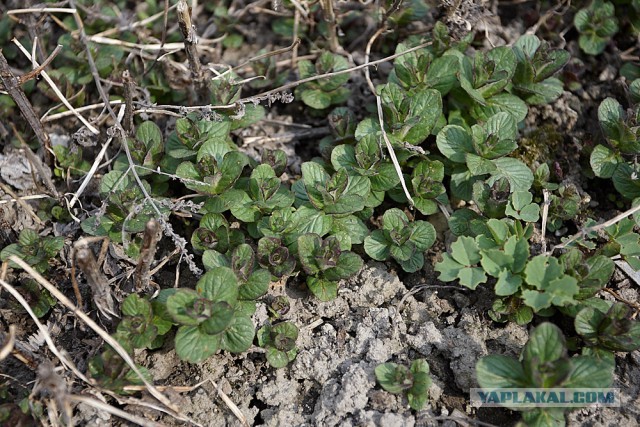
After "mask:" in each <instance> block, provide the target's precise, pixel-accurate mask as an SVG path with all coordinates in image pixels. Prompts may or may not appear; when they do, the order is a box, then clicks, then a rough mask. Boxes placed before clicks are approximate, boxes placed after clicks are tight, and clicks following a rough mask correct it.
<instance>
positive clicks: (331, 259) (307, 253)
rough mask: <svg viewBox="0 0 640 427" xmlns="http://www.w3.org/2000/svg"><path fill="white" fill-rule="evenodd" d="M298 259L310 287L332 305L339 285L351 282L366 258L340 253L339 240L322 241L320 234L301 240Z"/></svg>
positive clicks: (304, 235)
mask: <svg viewBox="0 0 640 427" xmlns="http://www.w3.org/2000/svg"><path fill="white" fill-rule="evenodd" d="M298 257H299V260H300V263H301V264H302V268H303V269H304V271H305V273H307V275H308V276H307V286H308V287H309V290H310V291H311V292H312V293H313V294H314V295H315V296H316V297H317V298H318V299H319V300H320V301H329V300H332V299H334V298H335V297H336V296H337V294H338V281H339V280H342V279H348V278H349V277H351V276H353V275H354V274H356V273H357V272H358V271H360V269H361V268H362V258H360V256H358V255H357V254H355V253H353V252H350V251H343V250H341V249H340V242H339V241H338V239H337V238H336V237H335V236H329V237H327V238H326V239H324V240H323V239H322V238H321V237H320V236H318V235H317V234H303V235H301V236H300V237H298Z"/></svg>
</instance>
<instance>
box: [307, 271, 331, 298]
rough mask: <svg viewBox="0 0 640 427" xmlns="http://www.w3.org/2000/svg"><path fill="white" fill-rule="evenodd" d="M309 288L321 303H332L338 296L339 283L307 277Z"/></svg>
mask: <svg viewBox="0 0 640 427" xmlns="http://www.w3.org/2000/svg"><path fill="white" fill-rule="evenodd" d="M307 286H308V287H309V290H310V291H311V293H313V295H315V296H316V298H318V299H319V300H320V301H331V300H332V299H335V298H336V297H337V296H338V283H337V282H333V281H331V280H326V279H320V278H317V277H313V276H309V277H307Z"/></svg>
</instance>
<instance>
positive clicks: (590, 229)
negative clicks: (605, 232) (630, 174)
mask: <svg viewBox="0 0 640 427" xmlns="http://www.w3.org/2000/svg"><path fill="white" fill-rule="evenodd" d="M636 212H640V204H639V205H638V206H634V207H632V208H631V209H628V210H626V211H624V212H622V213H621V214H620V215H617V216H615V217H613V218H611V219H610V220H608V221H605V222H603V223H600V224H596V225H593V226H591V227H587V228H583V229H582V230H580V231H578V232H577V233H576V234H574V235H573V236H571V237H570V238H568V239H567V240H565V241H564V242H562V243H560V244H557V245H555V246H554V247H553V248H551V250H550V251H548V252H545V255H551V254H552V253H553V252H555V251H556V250H557V249H563V248H566V247H567V246H568V245H570V244H571V243H573V242H575V241H576V240H578V239H580V238H583V237H585V236H586V235H587V234H588V233H592V232H594V231H600V230H602V229H604V228H607V227H609V226H610V225H613V224H616V223H618V222H620V221H622V220H623V219H625V218H627V217H628V216H630V215H633V214H634V213H636Z"/></svg>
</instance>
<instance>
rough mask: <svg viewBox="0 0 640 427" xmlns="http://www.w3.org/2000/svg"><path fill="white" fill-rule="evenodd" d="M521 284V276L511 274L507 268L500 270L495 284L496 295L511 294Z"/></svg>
mask: <svg viewBox="0 0 640 427" xmlns="http://www.w3.org/2000/svg"><path fill="white" fill-rule="evenodd" d="M521 285H522V277H520V276H518V275H514V274H511V272H510V271H509V270H502V271H501V272H500V274H499V275H498V281H497V282H496V285H495V292H496V295H498V296H508V295H513V294H515V293H516V292H518V290H520V286H521Z"/></svg>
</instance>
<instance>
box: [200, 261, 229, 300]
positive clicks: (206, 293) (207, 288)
mask: <svg viewBox="0 0 640 427" xmlns="http://www.w3.org/2000/svg"><path fill="white" fill-rule="evenodd" d="M196 291H197V292H198V293H199V294H200V295H202V296H203V297H204V298H206V299H208V300H210V301H214V302H218V301H225V302H228V303H229V304H231V305H233V304H235V302H236V301H237V300H238V279H236V276H235V274H234V273H233V270H231V269H230V268H228V267H215V268H212V269H211V270H209V271H207V272H206V273H205V274H204V275H203V276H202V277H201V278H200V280H198V283H197V284H196Z"/></svg>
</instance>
